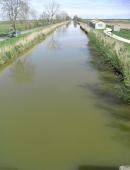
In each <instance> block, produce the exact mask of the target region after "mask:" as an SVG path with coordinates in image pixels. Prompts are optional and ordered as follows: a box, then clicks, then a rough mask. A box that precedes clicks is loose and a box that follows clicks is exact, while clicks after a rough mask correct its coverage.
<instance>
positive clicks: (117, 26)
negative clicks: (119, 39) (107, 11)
mask: <svg viewBox="0 0 130 170" xmlns="http://www.w3.org/2000/svg"><path fill="white" fill-rule="evenodd" d="M112 30H113V31H116V32H119V31H120V30H121V28H120V26H119V25H113V27H112Z"/></svg>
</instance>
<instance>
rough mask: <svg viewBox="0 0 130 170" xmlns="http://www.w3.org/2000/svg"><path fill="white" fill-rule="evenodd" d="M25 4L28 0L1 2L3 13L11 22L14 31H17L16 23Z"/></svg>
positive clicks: (1, 0)
mask: <svg viewBox="0 0 130 170" xmlns="http://www.w3.org/2000/svg"><path fill="white" fill-rule="evenodd" d="M25 2H26V0H0V5H1V6H2V11H3V13H4V14H5V15H6V17H7V18H8V19H9V20H10V22H11V26H12V28H13V30H16V21H17V19H18V15H19V14H20V11H21V9H22V8H21V7H22V4H23V3H25Z"/></svg>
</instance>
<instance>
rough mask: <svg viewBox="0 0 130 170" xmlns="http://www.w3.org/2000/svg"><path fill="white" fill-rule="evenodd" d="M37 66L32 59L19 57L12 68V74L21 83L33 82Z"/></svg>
mask: <svg viewBox="0 0 130 170" xmlns="http://www.w3.org/2000/svg"><path fill="white" fill-rule="evenodd" d="M34 71H35V67H34V65H33V64H32V63H31V61H30V60H29V61H28V60H27V58H26V59H18V60H17V61H16V62H15V63H14V65H13V66H12V67H11V68H10V76H11V78H12V79H13V80H15V81H16V82H19V83H25V82H26V83H27V82H32V80H33V77H34Z"/></svg>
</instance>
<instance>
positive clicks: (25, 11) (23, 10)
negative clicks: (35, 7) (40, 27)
mask: <svg viewBox="0 0 130 170" xmlns="http://www.w3.org/2000/svg"><path fill="white" fill-rule="evenodd" d="M29 13H30V5H29V1H28V0H24V1H21V6H20V12H19V15H18V16H19V19H20V20H22V21H27V20H29Z"/></svg>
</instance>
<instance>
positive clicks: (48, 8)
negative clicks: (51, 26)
mask: <svg viewBox="0 0 130 170" xmlns="http://www.w3.org/2000/svg"><path fill="white" fill-rule="evenodd" d="M59 8H60V5H59V4H58V3H57V2H56V1H55V0H50V1H49V2H48V4H47V5H45V13H46V14H47V16H48V20H49V22H50V23H51V22H53V19H54V18H55V17H56V14H57V12H58V10H59Z"/></svg>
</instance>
